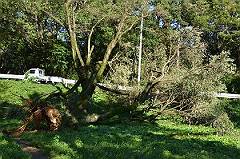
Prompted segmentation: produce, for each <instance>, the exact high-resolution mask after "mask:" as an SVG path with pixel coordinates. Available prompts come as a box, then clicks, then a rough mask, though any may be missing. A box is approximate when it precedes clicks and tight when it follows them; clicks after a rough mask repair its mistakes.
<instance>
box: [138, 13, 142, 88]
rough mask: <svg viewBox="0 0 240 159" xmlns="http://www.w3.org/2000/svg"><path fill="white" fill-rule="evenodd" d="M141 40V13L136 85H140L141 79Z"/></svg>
mask: <svg viewBox="0 0 240 159" xmlns="http://www.w3.org/2000/svg"><path fill="white" fill-rule="evenodd" d="M142 41H143V13H142V17H141V26H140V41H139V54H138V85H140V81H141V64H142Z"/></svg>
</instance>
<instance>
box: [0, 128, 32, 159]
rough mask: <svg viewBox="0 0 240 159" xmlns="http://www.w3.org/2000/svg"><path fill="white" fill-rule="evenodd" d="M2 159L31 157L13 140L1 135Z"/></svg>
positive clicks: (0, 157) (0, 158)
mask: <svg viewBox="0 0 240 159" xmlns="http://www.w3.org/2000/svg"><path fill="white" fill-rule="evenodd" d="M0 159H30V155H29V154H27V153H25V152H23V151H22V150H21V148H20V147H19V146H18V145H17V144H16V143H15V142H14V141H13V140H11V139H9V138H6V137H5V136H3V134H2V133H0Z"/></svg>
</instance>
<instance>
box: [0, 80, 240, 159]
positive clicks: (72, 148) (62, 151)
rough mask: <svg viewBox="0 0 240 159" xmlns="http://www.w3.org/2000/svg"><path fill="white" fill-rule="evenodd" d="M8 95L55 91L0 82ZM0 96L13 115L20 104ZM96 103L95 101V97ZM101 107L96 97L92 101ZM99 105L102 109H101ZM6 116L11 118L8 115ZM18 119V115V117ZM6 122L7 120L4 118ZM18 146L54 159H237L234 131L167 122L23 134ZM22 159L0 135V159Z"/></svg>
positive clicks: (10, 121) (1, 123) (239, 146)
mask: <svg viewBox="0 0 240 159" xmlns="http://www.w3.org/2000/svg"><path fill="white" fill-rule="evenodd" d="M0 84H2V85H4V86H6V87H7V88H8V90H11V91H10V92H13V91H14V92H15V93H18V94H19V93H20V94H21V95H23V96H25V97H27V96H29V95H31V93H36V92H37V93H47V92H51V91H54V90H56V88H55V87H53V86H51V85H38V84H32V83H28V82H19V81H18V82H16V81H0ZM1 91H4V90H0V93H1V94H0V98H1V99H0V107H1V109H0V110H1V111H2V112H3V113H6V109H5V107H7V108H9V109H16V108H15V107H17V106H18V105H19V104H21V99H20V98H19V97H17V96H13V95H12V94H11V93H10V92H9V91H5V93H2V92H1ZM12 98H14V99H12ZM95 98H97V97H95ZM97 99H98V100H99V101H98V102H101V100H104V99H101V97H99V98H97ZM101 104H102V103H101ZM7 112H8V113H7V114H10V115H8V116H3V117H2V118H1V119H0V131H1V130H2V129H6V128H12V127H15V126H16V125H17V124H18V123H19V121H20V119H19V118H18V117H17V115H15V114H14V113H17V111H13V112H11V111H7ZM11 113H12V114H11ZM20 113H21V112H20ZM10 117H11V118H10ZM22 138H23V139H24V140H27V141H30V142H31V143H32V144H33V145H35V146H37V147H40V148H41V149H42V150H43V151H44V152H46V153H47V154H48V155H49V157H50V158H54V159H69V158H73V159H82V158H83V159H84V158H89V159H92V158H96V159H99V158H102V159H108V158H109V159H111V158H117V159H125V158H127V159H128V158H129V159H131V158H134V159H135V158H140V159H145V158H146V159H147V158H149V159H154V158H156V159H161V158H163V159H165V158H166V159H185V158H186V159H195V158H196V159H238V158H240V130H237V129H235V132H233V133H232V134H229V135H224V136H218V135H216V131H215V129H213V128H210V127H205V126H189V125H186V124H182V123H180V122H174V121H170V120H164V118H162V120H159V121H158V122H157V123H156V124H149V123H139V122H128V123H126V122H125V123H121V124H113V123H112V124H108V125H90V126H82V127H79V128H74V129H71V128H62V129H61V130H60V131H58V132H45V131H39V132H26V133H24V134H23V136H22ZM1 157H2V158H3V159H5V158H7V159H8V158H9V159H10V158H17V159H18V158H20V159H21V158H28V157H29V156H28V155H26V154H25V153H23V152H21V150H20V148H19V146H18V145H16V144H15V143H14V142H13V140H11V139H10V138H8V137H5V136H3V135H2V134H0V159H1Z"/></svg>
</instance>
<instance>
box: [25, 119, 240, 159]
mask: <svg viewBox="0 0 240 159" xmlns="http://www.w3.org/2000/svg"><path fill="white" fill-rule="evenodd" d="M189 135H190V136H191V137H189ZM199 135H201V137H204V138H205V140H203V139H199V138H198V136H199ZM202 135H205V136H202ZM208 135H212V134H211V133H202V134H201V133H194V132H191V131H187V130H180V129H172V128H167V127H164V126H160V127H156V126H154V125H147V124H136V123H135V124H129V125H126V124H121V125H116V126H88V127H82V128H80V129H77V130H70V129H69V130H64V131H61V132H58V133H37V134H31V133H28V134H25V135H24V138H25V139H27V140H30V141H31V142H33V143H34V144H36V145H38V146H40V147H42V148H43V149H44V150H45V151H47V152H49V154H50V155H51V157H62V158H64V157H65V158H149V159H152V158H189V159H192V158H197V159H198V158H199V159H203V158H210V159H226V158H232V159H236V158H239V156H240V150H239V149H237V148H236V147H235V146H233V145H232V146H231V145H225V144H223V143H222V142H220V141H207V136H208ZM192 136H195V138H193V137H192Z"/></svg>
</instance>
